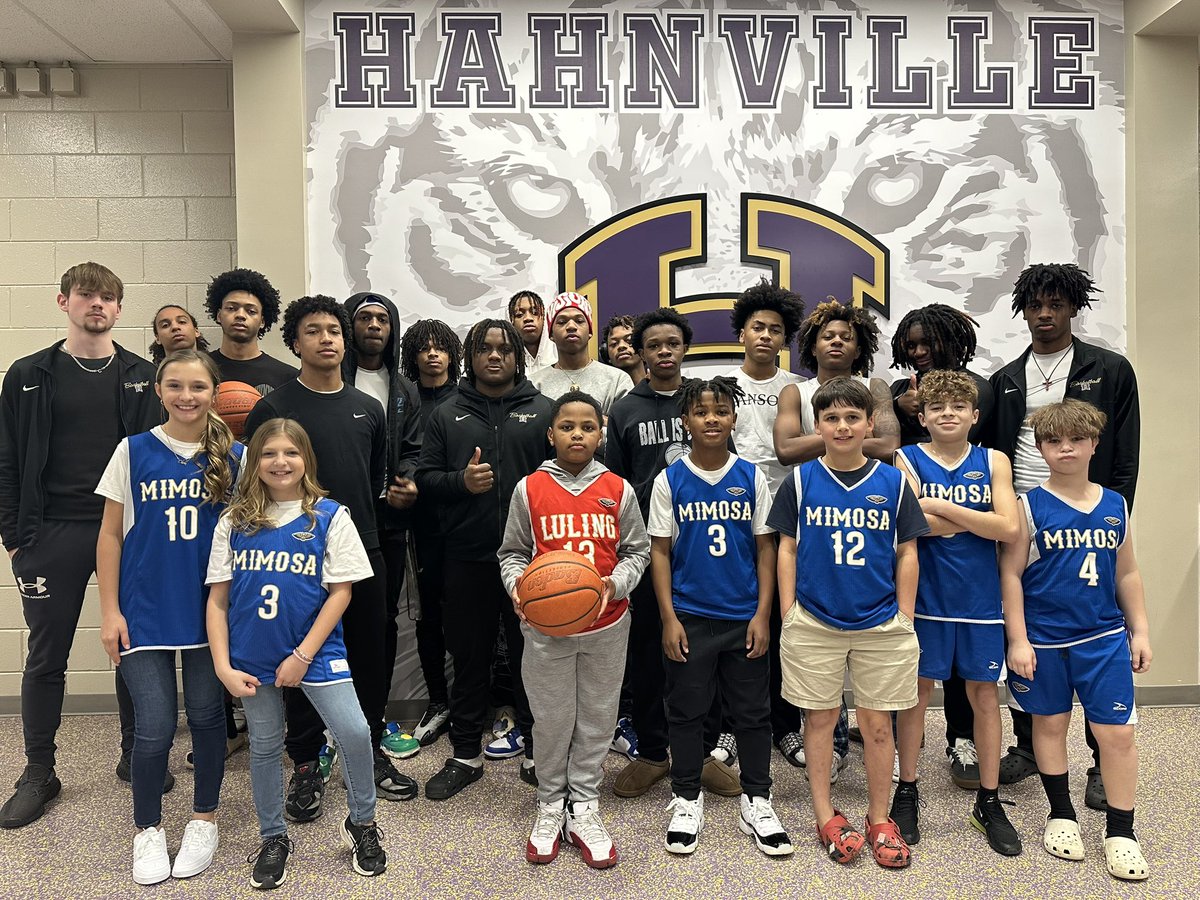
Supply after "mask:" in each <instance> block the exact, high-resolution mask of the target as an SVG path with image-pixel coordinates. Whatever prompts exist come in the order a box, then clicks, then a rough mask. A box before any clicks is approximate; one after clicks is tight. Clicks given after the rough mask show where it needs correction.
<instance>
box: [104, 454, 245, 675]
mask: <svg viewBox="0 0 1200 900" xmlns="http://www.w3.org/2000/svg"><path fill="white" fill-rule="evenodd" d="M128 442H129V487H130V492H131V493H130V496H131V498H132V504H131V505H132V506H133V527H131V528H130V529H129V532H128V533H127V534H126V535H125V538H124V543H123V545H122V548H121V584H120V589H119V591H118V603H119V605H120V608H121V615H123V616H124V617H125V621H126V623H127V625H128V628H129V643H130V649H129V650H124V651H122V652H123V653H131V652H133V651H135V650H146V649H181V648H189V647H203V646H206V645H207V644H208V632H207V629H206V627H205V607H206V604H207V602H208V588H207V587H206V586H205V584H204V576H205V571H206V568H207V566H208V555H209V550H211V549H212V538H213V530H214V529H215V528H216V526H217V519H219V518H220V516H221V513H222V512H223V511H224V509H225V498H218V500H217V501H216V502H215V503H208V502H205V501H206V500H207V499H208V494H207V493H206V491H205V489H204V470H205V469H206V468H207V467H208V456H207V454H205V453H203V452H201V453H199V454H197V455H196V456H195V457H193V458H191V459H188V460H186V461H185V462H183V463H181V462H180V460H179V457H178V456H177V455H176V454H175V452H174V451H172V450H171V449H170V448H169V447H167V446H166V445H165V444H164V443H163V442H162V441H161V440H159V439H158V437H157V436H155V435H154V434H153V433H151V432H149V431H147V432H144V433H142V434H136V435H133V436H131V437H130V438H128ZM244 449H245V448H244V447H243V446H242V445H241V444H237V443H235V444H234V445H233V448H232V450H231V452H230V460H229V466H230V470H231V474H232V476H233V477H232V481H233V482H236V480H237V474H238V466H239V465H240V464H241V459H242V453H243V451H244Z"/></svg>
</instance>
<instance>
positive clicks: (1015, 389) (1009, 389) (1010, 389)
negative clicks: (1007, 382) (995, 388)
mask: <svg viewBox="0 0 1200 900" xmlns="http://www.w3.org/2000/svg"><path fill="white" fill-rule="evenodd" d="M1019 390H1020V388H1005V389H1004V393H1006V394H1011V393H1013V392H1014V391H1019Z"/></svg>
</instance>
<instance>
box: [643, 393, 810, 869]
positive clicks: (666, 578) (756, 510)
mask: <svg viewBox="0 0 1200 900" xmlns="http://www.w3.org/2000/svg"><path fill="white" fill-rule="evenodd" d="M743 396H744V395H743V394H742V391H741V388H739V387H738V386H737V383H736V382H735V381H733V380H732V379H729V378H714V379H712V380H710V381H698V380H697V381H689V382H688V383H687V384H685V385H684V386H683V388H682V390H680V392H679V406H680V410H681V412H682V414H683V415H682V418H683V424H684V427H685V428H686V429H687V430H688V433H689V434H690V435H691V438H692V448H691V452H690V453H688V455H687V456H684V457H682V458H681V459H678V460H676V461H675V462H673V463H672V464H671V465H670V466H668V467H667V469H666V470H665V471H663V472H660V473H659V474H658V475H657V476H656V477H655V479H654V488H653V493H652V496H651V501H650V524H649V527H648V529H647V530H648V531H649V533H650V540H651V546H650V560H651V562H650V565H651V575H652V579H653V583H654V592H655V594H656V595H657V597H658V609H659V613H660V614H661V616H662V623H663V624H662V647H663V653H665V654H666V657H667V663H666V701H667V722H668V724H669V729H670V741H671V759H672V765H671V793H672V797H671V803H670V805H669V806H668V807H667V809H668V810H671V811H673V815H672V816H671V822H670V824H669V825H668V826H667V838H666V847H667V849H668V850H669V851H671V852H672V853H681V854H682V853H693V852H694V851H695V849H696V843H697V841H698V839H699V837H700V833H701V832H702V831H703V830H704V794H703V793H702V792H701V790H700V784H701V772H702V770H703V767H704V719H705V717H706V716H707V715H708V713H709V710H710V709H711V707H712V705H713V698H714V696H715V692H716V689H717V685H718V683H719V684H720V689H721V695H722V698H723V700H724V703H725V706H726V709H727V710H728V713H727V714H728V718H729V719H730V721H731V723H732V726H733V730H734V736H735V737H736V738H737V741H738V744H739V746H740V749H741V760H742V763H741V783H742V794H741V816H740V818H739V819H738V827H739V828H740V829H741V830H742V831H743V832H744V833H745V834H748V835H751V836H752V837H753V838H754V843H755V844H756V845H757V846H758V849H759V850H761V851H762V852H763V853H765V854H767V855H768V856H787V855H789V854H791V852H792V842H791V839H790V838H788V836H787V833H786V832H785V831H784V830H783V826H782V825H781V824H780V822H779V818H778V817H777V816H776V815H775V811H774V809H773V808H772V806H771V702H770V695H769V691H770V687H769V686H770V662H769V658H768V657H767V645H768V644H769V642H770V617H771V603H772V600H773V595H774V593H775V579H774V567H775V539H774V535H772V533H771V528H770V526H769V525H768V524H767V513H768V509H769V506H770V501H771V493H770V489H769V488H768V486H767V478H766V476H765V475H763V473H762V472H760V471H759V470H758V469H757V468H755V466H754V464H753V463H750V462H747V461H746V460H744V459H742V458H740V457H739V456H737V455H735V454H733V453H730V452H729V435H730V433H731V432H732V431H733V425H734V422H735V421H736V420H737V414H736V412H735V407H736V405H737V403H738V401H739V400H740V399H741V398H742V397H743Z"/></svg>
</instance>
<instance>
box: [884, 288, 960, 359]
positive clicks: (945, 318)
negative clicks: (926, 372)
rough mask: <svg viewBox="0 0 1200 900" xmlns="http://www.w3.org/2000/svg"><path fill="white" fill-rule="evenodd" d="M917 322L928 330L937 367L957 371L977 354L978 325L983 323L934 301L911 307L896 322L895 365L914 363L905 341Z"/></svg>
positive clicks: (893, 353) (930, 347) (925, 330)
mask: <svg viewBox="0 0 1200 900" xmlns="http://www.w3.org/2000/svg"><path fill="white" fill-rule="evenodd" d="M914 325H920V326H921V331H923V332H924V333H925V340H926V342H927V343H928V344H929V353H930V355H931V356H932V357H933V367H934V368H935V369H949V370H950V371H952V372H956V371H958V370H959V369H965V368H966V367H967V363H969V362H970V361H971V360H972V359H974V358H975V346H976V337H975V329H976V328H977V327H978V326H979V323H978V322H976V321H975V320H974V319H972V318H971V317H970V316H968V315H967V314H966V313H965V312H962V311H960V310H957V309H955V308H954V307H953V306H946V304H944V303H930V304H929V305H928V306H922V307H921V308H920V309H912V310H909V311H908V313H906V314H905V316H904V318H903V319H901V320H900V322H899V324H898V325H896V333H895V334H893V335H892V366H891V367H892V368H893V369H906V368H908V367H909V366H910V365H911V363H910V362H909V359H908V350H907V349H906V348H905V344H906V343H908V331H909V329H910V328H912V327H913V326H914Z"/></svg>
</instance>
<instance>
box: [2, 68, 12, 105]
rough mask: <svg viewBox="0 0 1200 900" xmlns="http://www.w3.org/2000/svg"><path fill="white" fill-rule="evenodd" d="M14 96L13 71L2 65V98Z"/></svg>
mask: <svg viewBox="0 0 1200 900" xmlns="http://www.w3.org/2000/svg"><path fill="white" fill-rule="evenodd" d="M12 95H13V79H12V69H7V68H5V67H4V65H3V64H2V63H0V97H11V96H12Z"/></svg>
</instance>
